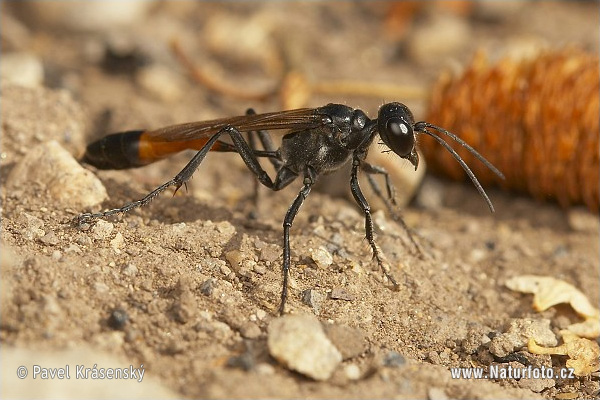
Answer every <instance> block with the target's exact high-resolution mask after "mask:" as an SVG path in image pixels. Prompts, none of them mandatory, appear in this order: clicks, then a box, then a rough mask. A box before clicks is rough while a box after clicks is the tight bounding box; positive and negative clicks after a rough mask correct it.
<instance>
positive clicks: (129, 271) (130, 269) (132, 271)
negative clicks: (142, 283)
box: [122, 263, 138, 276]
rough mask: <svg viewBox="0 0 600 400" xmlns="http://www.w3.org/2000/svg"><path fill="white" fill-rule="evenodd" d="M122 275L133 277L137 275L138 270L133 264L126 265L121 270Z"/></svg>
mask: <svg viewBox="0 0 600 400" xmlns="http://www.w3.org/2000/svg"><path fill="white" fill-rule="evenodd" d="M122 272H123V274H124V275H127V276H135V275H136V274H137V273H138V269H137V267H136V266H135V264H131V263H130V264H127V265H126V266H125V268H123V271H122Z"/></svg>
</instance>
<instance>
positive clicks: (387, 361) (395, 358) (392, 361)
mask: <svg viewBox="0 0 600 400" xmlns="http://www.w3.org/2000/svg"><path fill="white" fill-rule="evenodd" d="M405 364H406V359H405V358H404V356H403V355H402V354H400V353H398V352H397V351H393V350H392V351H390V352H389V353H387V354H386V355H385V357H384V358H383V365H384V366H385V367H390V368H398V367H402V366H403V365H405Z"/></svg>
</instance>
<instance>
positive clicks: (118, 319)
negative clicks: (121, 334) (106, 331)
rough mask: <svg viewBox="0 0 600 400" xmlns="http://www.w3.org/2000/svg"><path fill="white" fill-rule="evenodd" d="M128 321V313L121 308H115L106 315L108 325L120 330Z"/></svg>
mask: <svg viewBox="0 0 600 400" xmlns="http://www.w3.org/2000/svg"><path fill="white" fill-rule="evenodd" d="M127 321H129V315H127V311H125V310H123V309H122V308H115V309H114V310H113V311H112V312H111V313H110V317H108V326H110V327H111V328H112V329H116V330H122V329H123V328H124V327H125V325H126V324H127Z"/></svg>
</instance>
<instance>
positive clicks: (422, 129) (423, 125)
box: [415, 123, 504, 212]
mask: <svg viewBox="0 0 600 400" xmlns="http://www.w3.org/2000/svg"><path fill="white" fill-rule="evenodd" d="M418 124H421V125H419V126H418V128H417V125H418ZM418 124H415V130H416V131H418V132H421V133H425V134H427V135H429V136H431V137H432V138H434V139H435V140H436V141H437V142H438V143H439V144H441V145H442V146H444V148H445V149H446V150H448V151H449V152H450V154H452V157H454V159H456V161H458V163H459V164H460V166H461V167H462V168H463V169H464V170H465V172H466V173H467V175H468V176H469V178H471V182H473V185H475V187H476V188H477V191H478V192H479V194H480V195H481V197H483V199H484V200H485V202H486V203H487V205H488V207H489V208H490V211H491V212H494V211H495V210H494V205H493V204H492V201H491V200H490V198H489V197H488V195H487V193H486V192H485V190H483V186H481V184H480V183H479V181H478V180H477V177H476V176H475V174H474V173H473V171H471V169H470V168H469V166H468V165H467V163H465V162H464V160H463V159H462V158H460V156H459V155H458V153H457V152H456V150H454V149H453V148H452V147H451V146H450V145H449V144H448V143H447V142H446V141H445V140H444V139H442V138H441V137H440V136H438V135H436V134H435V133H433V132H431V131H430V130H428V129H427V127H430V128H435V129H439V128H438V127H437V126H429V124H426V123H418ZM441 132H443V133H445V134H447V135H449V136H450V137H452V138H453V139H454V140H456V141H457V142H458V143H460V144H462V145H463V146H465V147H466V148H467V149H468V150H470V151H471V152H472V153H473V154H474V155H475V156H476V157H477V158H478V159H479V160H481V162H483V163H484V164H485V165H486V166H487V167H488V168H490V169H491V170H492V171H494V172H495V173H497V174H498V175H499V176H500V177H502V178H503V179H504V175H502V173H501V172H500V171H498V170H497V169H496V167H494V166H493V165H492V164H491V163H490V162H489V161H488V160H486V159H485V158H483V156H482V155H481V154H479V153H477V152H476V151H475V149H473V148H472V147H471V146H469V145H468V144H467V143H466V142H465V141H464V140H462V139H460V138H459V137H458V136H456V135H454V134H453V133H450V132H448V131H446V130H441Z"/></svg>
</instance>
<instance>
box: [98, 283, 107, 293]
mask: <svg viewBox="0 0 600 400" xmlns="http://www.w3.org/2000/svg"><path fill="white" fill-rule="evenodd" d="M108 289H109V287H108V286H107V285H106V283H104V282H94V290H95V291H96V292H98V293H106V292H108Z"/></svg>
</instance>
